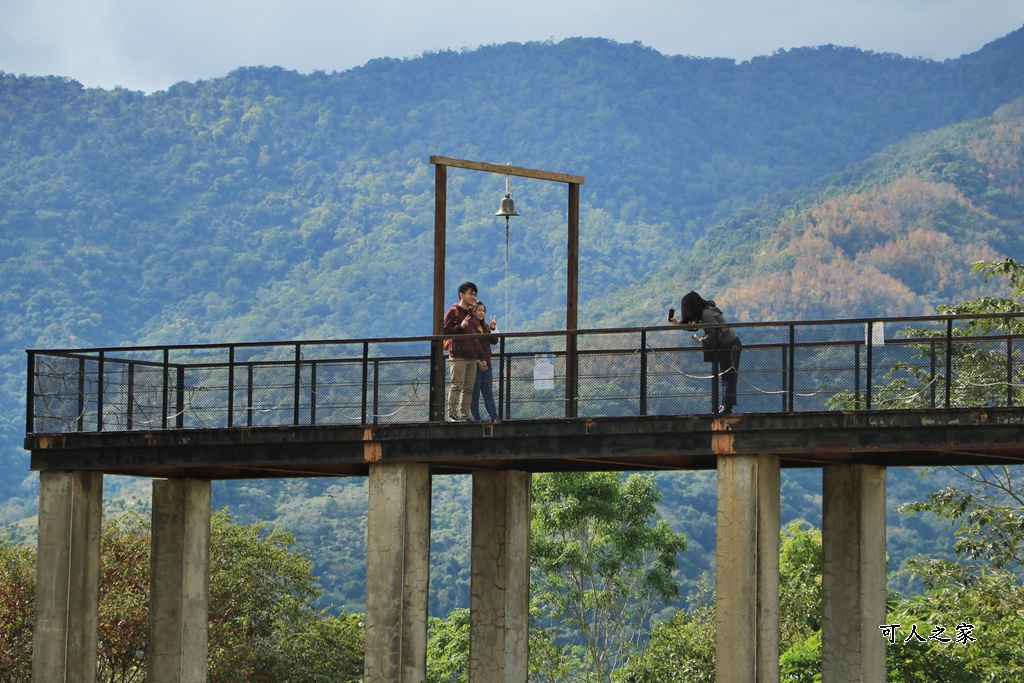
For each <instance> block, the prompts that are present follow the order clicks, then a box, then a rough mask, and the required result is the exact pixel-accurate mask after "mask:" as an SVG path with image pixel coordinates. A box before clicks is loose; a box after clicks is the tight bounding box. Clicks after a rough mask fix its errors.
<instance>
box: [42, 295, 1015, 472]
mask: <svg viewBox="0 0 1024 683" xmlns="http://www.w3.org/2000/svg"><path fill="white" fill-rule="evenodd" d="M732 327H733V328H734V329H735V330H736V331H737V333H738V334H739V335H740V337H741V338H742V340H743V344H744V347H743V353H742V360H741V364H740V372H739V384H738V392H737V393H738V397H739V406H738V411H739V413H738V414H733V415H716V414H715V413H716V410H715V407H716V406H717V405H718V404H719V397H718V395H717V393H718V389H717V386H716V385H717V383H716V382H712V381H711V380H712V377H713V373H714V369H713V368H712V364H711V363H706V362H704V360H703V354H702V351H701V347H700V346H699V345H697V344H695V343H693V341H692V339H691V336H690V333H689V332H686V331H683V330H681V329H679V328H676V327H651V328H629V329H598V330H577V331H570V332H543V333H516V334H504V335H499V337H500V343H499V344H498V345H496V346H495V347H494V349H495V372H494V376H495V397H496V401H497V404H498V410H499V415H500V417H501V419H500V420H499V421H496V422H471V423H458V424H453V423H446V422H444V421H443V415H444V405H443V403H444V397H445V393H446V392H445V389H446V378H445V367H444V357H443V355H442V354H443V351H442V344H441V342H442V338H440V337H436V336H435V337H410V338H401V339H361V340H345V341H303V342H273V343H242V344H204V345H192V346H159V347H123V348H105V349H67V350H31V351H29V352H28V379H29V381H28V387H27V396H28V406H27V412H26V417H27V422H26V433H27V436H26V440H25V448H26V449H28V450H29V451H31V452H32V459H31V466H32V468H33V469H36V470H90V471H99V472H104V473H108V474H127V475H142V476H156V477H159V476H174V477H183V476H187V477H195V478H201V479H234V478H255V477H282V476H283V477H293V476H349V475H366V473H367V469H368V466H369V464H370V463H375V462H385V463H387V462H391V463H424V464H429V465H430V466H431V468H432V470H433V471H434V472H435V473H438V474H444V473H461V472H471V471H476V470H503V469H518V470H523V471H531V472H540V471H554V470H643V469H650V470H661V469H708V468H710V469H713V468H715V466H716V464H715V463H716V458H717V456H719V455H723V454H729V453H736V454H744V453H746V454H772V455H777V456H779V457H780V458H781V464H782V466H783V467H808V466H810V467H815V466H821V465H822V464H829V463H866V464H876V465H882V466H900V465H962V464H970V463H977V464H983V463H988V464H1004V463H1017V462H1024V452H1022V449H1021V445H1022V442H1024V434H1022V431H1021V429H1022V425H1024V407H1022V405H1021V404H1022V381H1024V377H1022V369H1024V365H1022V363H1024V357H1022V351H1024V349H1022V348H1021V343H1022V336H1024V333H1022V331H1021V316H1020V314H1014V315H985V316H937V317H913V318H886V319H853V320H838V321H812V322H778V323H745V324H733V325H732Z"/></svg>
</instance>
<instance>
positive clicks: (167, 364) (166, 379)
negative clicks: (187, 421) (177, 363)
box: [160, 348, 171, 429]
mask: <svg viewBox="0 0 1024 683" xmlns="http://www.w3.org/2000/svg"><path fill="white" fill-rule="evenodd" d="M170 359H171V350H170V349H167V348H165V349H164V390H163V397H162V399H161V405H160V413H161V418H160V428H161V429H167V403H168V401H169V400H170V397H169V396H168V393H169V392H170V390H171V387H170V384H171V377H170V372H171V368H170Z"/></svg>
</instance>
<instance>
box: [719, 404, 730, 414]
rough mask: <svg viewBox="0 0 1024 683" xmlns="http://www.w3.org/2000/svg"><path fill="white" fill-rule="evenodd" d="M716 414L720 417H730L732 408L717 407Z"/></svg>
mask: <svg viewBox="0 0 1024 683" xmlns="http://www.w3.org/2000/svg"><path fill="white" fill-rule="evenodd" d="M718 413H719V414H720V415H731V414H732V406H718Z"/></svg>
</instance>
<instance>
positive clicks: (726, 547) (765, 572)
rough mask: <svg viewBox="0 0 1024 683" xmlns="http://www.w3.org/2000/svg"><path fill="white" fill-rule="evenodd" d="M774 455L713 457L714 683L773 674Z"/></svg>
mask: <svg viewBox="0 0 1024 683" xmlns="http://www.w3.org/2000/svg"><path fill="white" fill-rule="evenodd" d="M779 525H780V521H779V459H778V457H777V456H769V455H720V456H719V457H718V528H717V538H718V540H717V549H716V563H717V568H716V572H715V629H716V635H715V671H716V674H717V676H716V679H715V680H716V681H717V683H778V680H779V531H780V529H779Z"/></svg>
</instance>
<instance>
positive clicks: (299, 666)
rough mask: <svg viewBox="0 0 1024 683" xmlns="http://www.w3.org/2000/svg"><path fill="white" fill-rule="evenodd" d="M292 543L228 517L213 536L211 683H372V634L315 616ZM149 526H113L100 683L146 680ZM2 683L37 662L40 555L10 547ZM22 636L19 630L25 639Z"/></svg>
mask: <svg viewBox="0 0 1024 683" xmlns="http://www.w3.org/2000/svg"><path fill="white" fill-rule="evenodd" d="M293 544H294V540H293V539H292V538H291V536H290V535H288V534H286V533H283V532H281V531H279V530H276V529H267V528H266V526H265V525H262V524H253V525H248V526H240V525H238V524H235V523H234V522H232V520H231V518H230V516H229V515H228V514H227V513H226V512H224V511H221V512H217V513H216V514H214V517H213V521H212V529H211V550H210V553H211V564H212V567H211V575H210V626H209V650H210V655H209V672H208V680H209V681H211V682H220V683H243V682H245V683H250V682H258V681H274V682H275V683H277V682H282V683H338V682H339V681H341V682H345V683H347V682H350V681H351V682H354V681H359V680H362V674H363V624H362V619H361V617H360V616H358V615H350V614H347V613H343V614H341V615H329V614H325V613H324V612H322V611H319V610H316V609H314V608H313V607H312V606H311V604H310V600H311V598H312V597H314V596H315V595H316V589H315V588H314V585H313V582H314V577H313V576H312V575H311V574H310V561H309V558H308V557H307V556H305V555H303V554H299V553H295V552H294V551H293V550H292V549H291V548H292V545H293ZM149 550H150V535H149V527H148V523H147V521H146V520H144V519H143V518H142V517H140V516H138V515H134V514H131V513H126V514H123V515H120V516H118V517H115V518H114V519H113V520H111V521H108V522H107V523H105V524H104V528H103V533H102V538H101V560H100V562H101V573H100V618H99V659H98V670H97V681H98V682H102V683H132V682H134V681H144V680H146V650H147V641H148V638H149ZM0 564H2V568H3V570H4V571H3V572H2V573H0V625H2V627H0V638H2V640H3V645H4V647H3V648H2V650H0V653H2V654H0V680H3V681H5V682H7V681H9V682H10V683H22V682H23V681H27V680H29V677H30V670H31V662H32V621H33V618H34V613H33V603H34V601H33V600H32V594H33V592H34V578H35V577H34V574H35V572H34V568H35V553H34V552H33V551H32V550H30V549H28V548H25V547H24V546H18V545H14V544H12V543H8V542H5V543H4V544H3V545H0ZM15 629H16V630H15Z"/></svg>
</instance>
